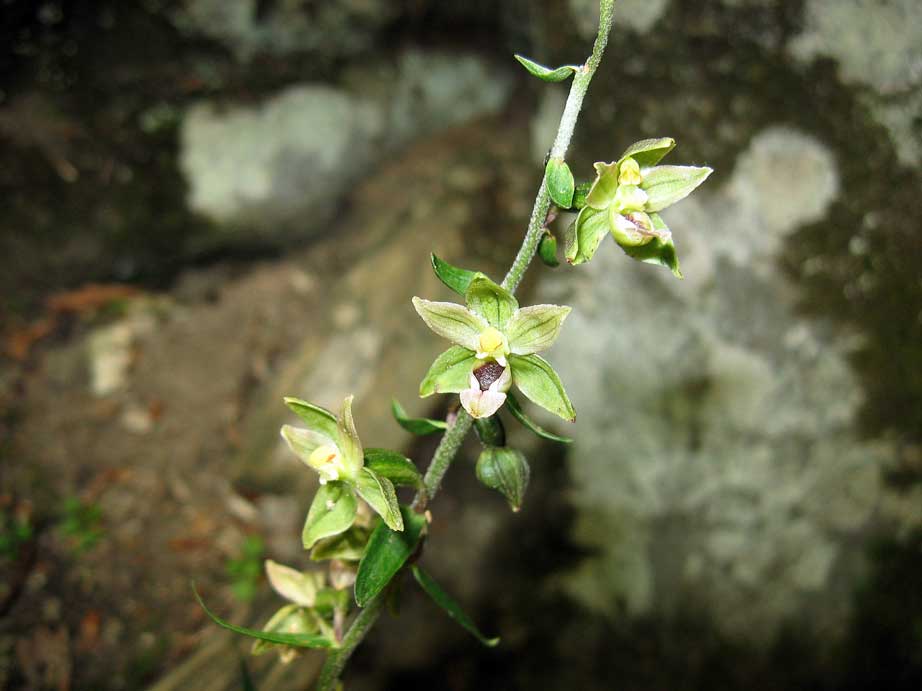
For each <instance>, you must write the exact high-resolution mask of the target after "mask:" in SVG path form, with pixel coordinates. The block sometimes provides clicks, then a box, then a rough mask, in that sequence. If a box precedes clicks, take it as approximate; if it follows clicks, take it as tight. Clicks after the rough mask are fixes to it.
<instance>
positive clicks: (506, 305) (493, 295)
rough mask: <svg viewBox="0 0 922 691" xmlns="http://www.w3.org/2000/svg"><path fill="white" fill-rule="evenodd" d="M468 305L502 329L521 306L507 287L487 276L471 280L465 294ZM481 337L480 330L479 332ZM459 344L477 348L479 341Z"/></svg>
mask: <svg viewBox="0 0 922 691" xmlns="http://www.w3.org/2000/svg"><path fill="white" fill-rule="evenodd" d="M464 297H465V299H466V300H467V306H468V307H469V308H470V309H471V310H472V311H473V312H476V313H477V314H479V315H480V316H481V317H483V318H484V319H486V320H487V321H488V322H489V324H490V326H493V327H495V328H497V329H502V328H503V327H504V326H505V325H506V322H507V321H508V320H509V318H510V317H511V316H512V315H513V313H514V312H515V311H516V310H517V309H518V308H519V303H518V301H517V300H516V299H515V298H514V297H513V295H512V293H510V292H509V291H508V290H506V289H505V288H503V287H501V286H499V285H497V284H496V283H494V282H493V281H491V280H490V279H489V278H487V277H486V276H477V277H476V278H475V279H474V280H472V281H471V284H470V285H469V286H468V288H467V292H466V293H465V294H464ZM477 335H478V337H479V335H480V334H479V332H478V334H477ZM456 343H459V345H463V346H464V347H465V348H470V349H471V350H477V346H478V343H477V342H475V343H474V344H473V346H468V345H467V344H465V343H460V342H459V341H456Z"/></svg>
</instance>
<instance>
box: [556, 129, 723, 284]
mask: <svg viewBox="0 0 922 691" xmlns="http://www.w3.org/2000/svg"><path fill="white" fill-rule="evenodd" d="M674 147H675V140H674V139H671V138H669V137H664V138H661V139H645V140H643V141H639V142H636V143H634V144H632V145H631V146H629V147H628V148H627V150H626V151H625V152H624V153H623V154H622V155H621V158H619V159H618V160H617V161H614V162H612V163H602V162H599V163H596V164H595V170H596V178H595V181H594V182H593V183H592V187H591V188H590V189H589V193H588V194H587V195H586V204H585V206H583V208H582V209H581V210H580V212H579V215H578V216H577V217H576V222H575V223H574V224H573V225H572V226H571V227H570V230H569V231H568V233H567V244H566V257H567V261H568V262H570V263H571V264H583V263H585V262H588V261H589V260H590V259H592V257H593V255H594V254H595V252H596V250H597V249H598V248H599V244H600V243H601V242H602V239H603V238H604V237H605V235H606V234H607V233H611V235H612V237H614V238H615V242H617V243H618V245H619V246H620V247H621V249H623V250H624V252H625V253H626V254H627V255H628V256H630V257H633V258H634V259H637V260H639V261H643V262H648V263H651V264H659V265H660V266H665V267H666V268H668V269H670V270H671V271H672V273H673V274H675V275H676V276H677V277H678V278H682V272H681V270H680V269H679V260H678V258H677V257H676V251H675V244H674V243H673V241H672V232H671V231H670V230H669V227H668V226H667V225H666V222H665V221H663V219H662V218H661V217H660V215H659V213H658V212H659V211H662V210H663V209H665V208H666V207H669V206H672V205H673V204H675V203H676V202H678V201H681V200H682V199H685V197H687V196H688V195H689V194H691V192H692V191H694V190H695V188H697V187H698V186H699V185H700V184H701V183H703V182H704V181H705V180H707V178H708V176H709V175H710V174H711V173H712V172H713V171H712V169H711V168H707V167H697V166H659V165H656V164H657V163H659V161H660V160H662V158H663V157H664V156H666V154H668V153H669V152H670V151H672V149H673V148H674Z"/></svg>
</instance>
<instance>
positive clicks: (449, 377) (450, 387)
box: [419, 346, 477, 398]
mask: <svg viewBox="0 0 922 691" xmlns="http://www.w3.org/2000/svg"><path fill="white" fill-rule="evenodd" d="M476 361H477V357H476V354H475V353H474V351H472V350H468V349H467V348H462V347H461V346H452V347H451V348H449V349H448V350H446V351H445V352H444V353H442V354H441V355H439V356H438V357H437V358H436V359H435V362H433V363H432V366H431V367H429V371H428V372H427V373H426V377H425V378H424V379H423V381H422V383H421V384H420V385H419V395H420V396H421V397H423V398H425V397H426V396H431V395H432V394H434V393H459V392H461V391H464V389H466V388H467V387H468V383H469V382H470V378H471V370H472V369H473V368H474V363H475V362H476Z"/></svg>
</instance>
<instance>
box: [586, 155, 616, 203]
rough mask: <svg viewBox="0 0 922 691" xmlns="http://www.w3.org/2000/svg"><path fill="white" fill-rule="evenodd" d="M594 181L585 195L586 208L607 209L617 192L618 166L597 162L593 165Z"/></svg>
mask: <svg viewBox="0 0 922 691" xmlns="http://www.w3.org/2000/svg"><path fill="white" fill-rule="evenodd" d="M593 166H594V167H595V173H596V175H595V180H594V181H593V183H592V187H591V188H590V189H589V192H588V194H586V206H591V207H592V208H593V209H607V208H608V207H609V206H611V203H612V202H613V201H614V199H615V194H616V193H617V191H618V164H617V163H605V162H603V161H599V162H597V163H594V164H593Z"/></svg>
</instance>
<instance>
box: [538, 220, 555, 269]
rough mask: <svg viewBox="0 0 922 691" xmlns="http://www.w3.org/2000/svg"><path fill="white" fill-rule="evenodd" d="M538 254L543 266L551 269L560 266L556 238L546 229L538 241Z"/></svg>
mask: <svg viewBox="0 0 922 691" xmlns="http://www.w3.org/2000/svg"><path fill="white" fill-rule="evenodd" d="M538 256H539V257H540V258H541V261H542V262H544V265H545V266H549V267H551V268H552V269H553V268H555V267H557V266H560V262H559V261H558V259H557V238H556V237H554V234H553V233H551V232H550V231H548V230H545V232H544V235H542V236H541V241H540V242H539V243H538Z"/></svg>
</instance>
